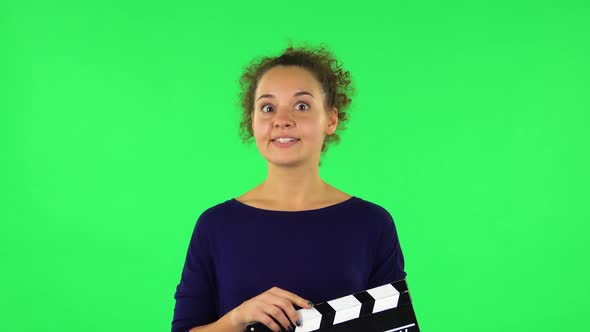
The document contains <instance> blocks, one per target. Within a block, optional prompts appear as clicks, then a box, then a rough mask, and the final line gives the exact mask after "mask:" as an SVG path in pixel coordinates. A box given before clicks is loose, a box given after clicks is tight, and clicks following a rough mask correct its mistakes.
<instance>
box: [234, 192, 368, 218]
mask: <svg viewBox="0 0 590 332" xmlns="http://www.w3.org/2000/svg"><path fill="white" fill-rule="evenodd" d="M357 199H358V197H356V196H354V195H353V196H351V197H350V198H348V199H346V200H344V201H342V202H338V203H336V204H332V205H328V206H324V207H321V208H317V209H310V210H299V211H286V210H269V209H263V208H258V207H255V206H252V205H248V204H246V203H243V202H240V201H238V200H237V199H236V198H235V197H234V198H232V199H230V202H232V203H234V204H236V205H239V206H242V207H245V208H248V209H251V210H255V211H260V212H266V213H283V214H296V213H313V212H322V211H325V210H330V209H335V208H338V207H341V206H345V205H347V204H349V203H350V202H352V201H354V200H357Z"/></svg>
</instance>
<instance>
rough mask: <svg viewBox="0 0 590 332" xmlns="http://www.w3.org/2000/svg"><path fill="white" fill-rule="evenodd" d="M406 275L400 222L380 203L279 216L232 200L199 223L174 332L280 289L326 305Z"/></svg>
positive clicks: (179, 290)
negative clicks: (267, 292) (328, 302)
mask: <svg viewBox="0 0 590 332" xmlns="http://www.w3.org/2000/svg"><path fill="white" fill-rule="evenodd" d="M405 276H406V272H405V271H404V258H403V254H402V249H401V247H400V243H399V239H398V236H397V232H396V227H395V224H394V221H393V218H392V217H391V215H390V214H389V212H388V211H387V210H386V209H384V208H383V207H381V206H379V205H377V204H375V203H371V202H369V201H366V200H363V199H361V198H359V197H356V196H352V197H351V198H349V199H348V200H346V201H344V202H340V203H337V204H335V205H330V206H327V207H323V208H320V209H314V210H305V211H275V210H265V209H260V208H256V207H253V206H250V205H247V204H245V203H242V202H240V201H238V200H236V199H235V198H232V199H230V200H227V201H225V202H223V203H220V204H217V205H215V206H213V207H210V208H208V209H207V210H205V211H204V212H203V213H202V214H201V215H200V216H199V218H198V220H197V222H196V225H195V228H194V231H193V233H192V236H191V240H190V243H189V245H188V250H187V254H186V260H185V262H184V267H183V269H182V275H181V278H180V282H179V284H178V286H177V287H176V292H175V294H174V298H175V299H176V304H175V307H174V318H173V320H172V332H181V331H188V330H189V329H191V328H193V327H195V326H201V325H206V324H209V323H212V322H214V321H216V320H218V319H219V318H220V317H222V316H223V315H225V314H226V313H227V312H229V311H231V310H232V309H234V308H236V307H237V306H239V305H240V304H242V303H243V302H244V301H246V300H249V299H251V298H253V297H255V296H257V295H259V294H261V293H263V292H265V291H267V290H269V289H270V288H272V287H274V286H277V287H279V288H282V289H285V290H288V291H290V292H292V293H295V294H297V295H299V296H301V297H303V298H305V299H308V300H310V301H312V302H313V303H320V302H326V301H329V300H333V299H336V298H339V297H342V296H346V295H350V294H353V293H356V292H360V291H363V290H366V289H369V288H373V287H377V286H381V285H384V284H387V283H390V282H393V281H397V280H400V279H404V278H405ZM294 308H295V310H299V309H301V308H300V307H298V306H296V305H295V306H294Z"/></svg>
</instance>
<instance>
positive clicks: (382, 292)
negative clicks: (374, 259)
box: [295, 284, 414, 332]
mask: <svg viewBox="0 0 590 332" xmlns="http://www.w3.org/2000/svg"><path fill="white" fill-rule="evenodd" d="M366 292H367V293H369V294H370V295H371V296H372V297H373V298H374V299H375V304H374V306H373V313H378V312H381V311H384V310H387V309H391V308H395V307H397V304H398V301H399V296H400V293H399V291H398V290H397V289H395V287H393V286H392V285H391V284H386V285H383V286H379V287H375V288H372V289H369V290H367V291H366ZM328 304H329V305H330V307H332V308H333V309H334V311H335V317H334V322H333V324H334V325H336V324H338V323H342V322H346V321H349V320H351V319H355V318H359V316H360V313H361V306H362V303H361V302H360V301H359V300H357V298H356V297H354V296H353V295H347V296H344V297H341V298H338V299H335V300H331V301H328ZM298 312H299V313H300V314H301V320H302V322H303V324H302V326H298V327H295V332H306V331H314V330H317V329H319V328H320V323H321V321H322V315H321V314H320V312H319V311H317V310H316V309H315V308H309V309H300V310H298ZM413 325H414V324H410V325H406V326H403V327H400V328H396V329H393V330H389V331H385V332H393V331H399V330H400V329H403V328H407V327H410V326H413ZM402 332H403V331H402Z"/></svg>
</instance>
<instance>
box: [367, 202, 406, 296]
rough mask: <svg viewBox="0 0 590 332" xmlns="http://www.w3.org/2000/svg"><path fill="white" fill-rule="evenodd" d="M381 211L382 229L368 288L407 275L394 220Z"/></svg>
mask: <svg viewBox="0 0 590 332" xmlns="http://www.w3.org/2000/svg"><path fill="white" fill-rule="evenodd" d="M382 211H383V216H384V218H383V228H382V231H381V235H380V237H379V241H378V243H377V251H376V254H375V264H374V266H373V269H372V272H371V275H370V277H369V285H368V288H373V287H377V286H381V285H384V284H387V283H390V282H393V281H397V280H400V279H404V278H405V277H406V275H407V273H406V272H405V271H404V256H403V253H402V248H401V246H400V243H399V238H398V235H397V231H396V228H395V223H394V220H393V218H392V217H391V215H390V214H389V212H387V210H385V209H383V210H382Z"/></svg>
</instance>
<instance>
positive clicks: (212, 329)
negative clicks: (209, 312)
mask: <svg viewBox="0 0 590 332" xmlns="http://www.w3.org/2000/svg"><path fill="white" fill-rule="evenodd" d="M232 311H233V310H232ZM232 311H230V312H228V313H227V314H225V315H224V316H223V317H221V318H219V319H218V320H217V321H215V322H213V323H211V324H207V325H202V326H197V327H193V328H192V329H190V330H189V331H188V332H243V331H244V330H245V329H246V327H245V326H244V327H242V328H241V327H239V326H235V325H234V324H233V323H232V321H231V316H230V314H231V312H232Z"/></svg>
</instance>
